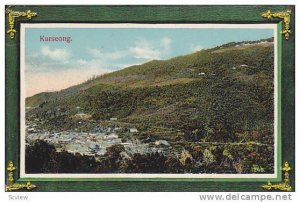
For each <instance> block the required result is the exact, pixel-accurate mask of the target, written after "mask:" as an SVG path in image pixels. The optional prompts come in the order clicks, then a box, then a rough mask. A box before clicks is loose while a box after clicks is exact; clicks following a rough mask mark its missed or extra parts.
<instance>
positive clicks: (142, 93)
mask: <svg viewBox="0 0 300 202" xmlns="http://www.w3.org/2000/svg"><path fill="white" fill-rule="evenodd" d="M273 50H274V47H273V39H267V40H261V41H255V42H237V43H229V44H225V45H222V46H219V47H216V48H212V49H206V50H201V51H198V52H195V53H192V54H189V55H184V56H179V57H175V58H172V59H169V60H153V61H150V62H148V63H145V64H141V65H135V66H131V67H128V68H125V69H122V70H119V71H116V72H112V73H109V74H105V75H101V76H98V77H97V78H94V79H91V80H89V81H87V82H85V83H82V84H80V85H76V86H73V87H71V88H68V89H65V90H61V91H58V92H51V93H40V94H38V95H35V96H32V97H30V98H27V99H26V107H27V111H26V118H27V121H33V120H39V127H41V128H44V129H45V128H46V129H48V130H52V131H55V130H72V129H74V128H76V129H78V130H82V131H89V130H92V128H94V127H96V126H97V125H106V126H110V125H114V126H119V127H127V128H130V127H134V128H137V129H138V131H139V133H137V134H134V136H135V137H134V138H138V139H141V140H149V139H150V140H152V141H154V140H157V139H166V140H168V141H173V142H176V141H177V142H184V141H193V142H197V141H214V142H228V141H229V142H241V141H257V142H260V143H266V144H272V141H273V138H272V137H273V136H272V135H273V116H274V115H273V103H274V101H273V90H274V89H273V69H274V64H273V62H274V53H273ZM78 114H83V115H84V116H78ZM111 118H113V120H114V121H111ZM79 122H80V123H81V124H78V123H79ZM124 138H131V137H128V134H127V136H126V137H124Z"/></svg>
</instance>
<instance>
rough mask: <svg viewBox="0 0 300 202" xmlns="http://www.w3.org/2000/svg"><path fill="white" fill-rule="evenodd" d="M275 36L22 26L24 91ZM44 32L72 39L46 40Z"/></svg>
mask: <svg viewBox="0 0 300 202" xmlns="http://www.w3.org/2000/svg"><path fill="white" fill-rule="evenodd" d="M273 35H274V33H273V30H272V29H253V28H252V29H249V28H239V29H237V28H214V29H212V28H192V29H184V28H176V29H174V28H173V29H170V28H89V29H87V28H26V29H25V84H26V85H25V86H26V95H25V96H26V97H30V96H32V95H35V94H37V93H40V92H46V91H56V90H61V89H64V88H67V87H70V86H72V85H76V84H79V83H82V82H84V81H86V80H87V79H89V78H91V77H92V76H93V75H100V74H103V73H109V72H112V71H116V70H120V69H123V68H126V67H129V66H131V65H135V64H142V63H145V62H148V61H151V60H154V59H156V60H164V59H168V58H172V57H175V56H179V55H185V54H190V53H193V52H195V51H199V50H201V49H208V48H212V47H215V46H218V45H222V44H225V43H229V42H233V41H236V42H238V41H245V40H258V39H264V38H269V37H273ZM42 36H44V38H45V37H49V36H50V37H53V36H54V37H55V36H58V37H61V36H62V37H71V39H72V41H71V42H70V43H67V42H62V41H60V42H53V41H51V42H48V41H43V40H41V37H42ZM42 39H43V37H42Z"/></svg>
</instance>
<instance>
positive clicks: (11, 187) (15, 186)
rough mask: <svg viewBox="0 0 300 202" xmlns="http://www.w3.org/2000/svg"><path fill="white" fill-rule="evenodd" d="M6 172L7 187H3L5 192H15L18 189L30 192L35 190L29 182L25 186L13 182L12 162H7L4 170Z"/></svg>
mask: <svg viewBox="0 0 300 202" xmlns="http://www.w3.org/2000/svg"><path fill="white" fill-rule="evenodd" d="M6 170H7V172H8V176H7V185H6V186H5V190H6V191H16V190H19V189H24V188H26V189H27V190H32V189H34V188H36V186H35V185H34V184H31V183H30V182H27V183H26V184H21V183H16V182H15V180H14V171H15V170H16V168H15V166H14V164H13V162H11V161H10V162H9V163H8V166H7V168H6Z"/></svg>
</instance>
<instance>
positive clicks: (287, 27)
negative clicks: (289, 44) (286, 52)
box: [261, 10, 292, 40]
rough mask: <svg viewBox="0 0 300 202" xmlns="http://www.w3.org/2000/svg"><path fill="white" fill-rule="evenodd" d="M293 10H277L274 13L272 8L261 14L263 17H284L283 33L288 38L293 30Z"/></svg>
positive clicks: (270, 18)
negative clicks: (291, 25)
mask: <svg viewBox="0 0 300 202" xmlns="http://www.w3.org/2000/svg"><path fill="white" fill-rule="evenodd" d="M291 13H292V11H291V10H287V11H283V12H275V13H272V12H271V11H270V10H268V11H266V12H264V13H262V14H261V16H262V17H264V18H267V19H269V20H272V19H273V18H280V19H283V30H282V32H281V33H282V34H283V35H284V37H285V39H286V40H288V39H289V37H290V35H291V33H292V31H291V28H290V23H291Z"/></svg>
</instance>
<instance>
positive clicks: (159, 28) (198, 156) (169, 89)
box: [20, 23, 281, 178]
mask: <svg viewBox="0 0 300 202" xmlns="http://www.w3.org/2000/svg"><path fill="white" fill-rule="evenodd" d="M20 30H21V36H20V78H21V79H20V84H21V85H20V86H21V89H20V106H21V107H20V123H21V127H20V135H21V136H20V153H21V155H20V160H21V161H20V176H21V177H43V178H62V177H72V178H78V177H80V178H82V177H84V178H276V177H277V176H278V172H279V171H278V168H279V166H281V165H279V164H280V162H279V159H280V156H281V153H280V147H279V146H278V145H279V142H280V141H281V139H280V129H279V127H278V125H279V124H280V123H279V122H280V108H279V107H278V106H279V104H280V103H279V100H280V99H279V95H278V92H279V89H280V83H279V82H278V81H279V79H280V74H278V72H280V68H281V67H280V65H278V44H277V43H278V37H281V36H277V33H278V32H277V26H276V25H275V24H134V23H123V24H121V23H115V24H109V23H107V24H101V23H98V24H91V23H90V24H88V23H77V24H76V23H73V24H72V23H34V24H28V23H23V24H21V26H20ZM278 162H279V163H278Z"/></svg>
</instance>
